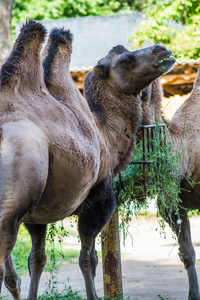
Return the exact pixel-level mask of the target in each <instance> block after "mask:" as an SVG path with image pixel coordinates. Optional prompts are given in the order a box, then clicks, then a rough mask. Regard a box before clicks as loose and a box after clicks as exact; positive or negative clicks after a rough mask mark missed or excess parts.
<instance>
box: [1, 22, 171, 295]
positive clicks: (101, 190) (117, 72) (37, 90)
mask: <svg viewBox="0 0 200 300" xmlns="http://www.w3.org/2000/svg"><path fill="white" fill-rule="evenodd" d="M45 35H46V30H45V28H44V26H43V25H42V24H40V23H37V22H34V21H29V22H27V23H26V24H25V25H24V26H23V27H22V29H21V33H20V34H19V36H18V38H17V40H16V42H15V44H14V47H13V50H12V52H11V54H10V56H9V58H8V60H7V61H6V62H5V64H4V65H3V66H2V68H1V76H0V83H1V85H0V111H1V114H0V123H1V127H0V128H1V146H0V155H1V160H0V207H1V214H0V236H1V239H0V279H1V283H2V281H3V280H4V282H5V284H6V286H7V288H8V290H9V291H10V292H11V294H12V296H13V299H15V300H20V299H21V296H20V278H19V276H18V274H17V272H16V270H15V268H14V265H13V262H12V256H11V253H12V250H13V247H14V245H15V242H16V238H17V233H18V228H19V225H20V223H21V222H25V223H26V226H27V228H28V230H29V232H30V234H31V238H32V249H31V253H30V256H29V259H28V266H29V272H30V277H31V281H30V289H29V294H28V298H27V299H28V300H36V299H37V290H38V284H39V279H40V276H41V273H42V271H43V268H44V265H45V262H46V256H45V234H46V226H47V224H48V223H52V222H56V221H58V220H62V219H64V218H65V217H67V216H70V215H72V214H77V215H78V219H79V220H78V230H79V235H80V240H81V252H80V258H79V264H80V268H81V270H82V273H83V276H84V279H85V285H86V292H87V299H88V300H97V299H98V297H97V294H96V291H95V285H94V277H95V269H96V265H97V255H96V252H95V247H94V242H95V238H96V236H97V234H98V233H99V232H100V231H101V230H102V228H103V227H104V226H105V224H106V223H107V222H108V221H109V219H110V218H111V216H112V213H113V211H114V210H115V207H116V203H115V198H114V193H113V177H114V174H116V173H117V172H118V171H120V170H121V169H122V168H125V167H126V164H128V162H129V159H130V158H131V154H132V149H133V146H132V145H133V141H134V139H135V133H136V131H137V128H138V125H139V124H140V123H141V117H142V111H141V99H140V97H139V96H138V94H139V93H140V92H141V91H142V90H143V89H144V88H146V87H147V86H148V85H149V84H150V83H151V82H152V81H153V80H154V79H156V78H157V77H158V76H160V75H161V74H163V73H164V72H166V70H168V69H170V68H171V67H172V65H173V64H174V61H175V60H174V59H173V58H172V57H170V56H171V51H167V50H166V49H165V48H164V47H161V46H152V47H149V48H146V49H143V50H141V51H135V52H129V51H128V50H126V49H125V48H123V47H122V46H118V47H115V48H113V49H112V50H111V51H110V52H109V54H108V55H107V56H106V57H105V58H104V59H103V60H101V61H100V62H99V64H98V65H97V66H96V67H95V68H94V70H93V72H92V73H91V74H90V75H89V77H88V79H89V78H90V77H91V80H92V78H96V79H98V78H99V82H97V85H96V86H94V88H95V89H97V87H99V90H101V93H103V92H104V95H105V97H102V102H99V103H98V102H97V100H96V99H93V100H94V106H93V107H92V108H91V109H92V111H91V110H90V108H89V105H88V104H87V101H86V99H85V98H84V97H82V96H81V94H80V93H79V92H78V90H77V88H76V87H75V84H74V83H73V81H72V80H71V78H70V76H69V60H70V55H71V34H70V33H69V32H68V31H63V30H58V31H57V32H55V31H53V32H52V35H50V38H49V41H48V42H47V44H48V45H49V48H48V49H46V54H44V56H45V55H47V56H45V57H44V70H45V71H44V72H43V66H42V59H41V57H40V50H41V44H42V42H43V40H44V37H45ZM44 75H45V81H46V82H47V86H48V88H49V90H50V93H49V91H48V89H47V87H46V85H45V82H44ZM101 82H103V83H104V86H102V88H101ZM51 84H52V89H51ZM53 86H54V87H53ZM112 91H113V92H112ZM99 92H100V91H99ZM71 93H72V94H73V96H72V97H71ZM51 94H52V95H53V96H52V95H51ZM91 95H92V93H91ZM106 96H107V97H106Z"/></svg>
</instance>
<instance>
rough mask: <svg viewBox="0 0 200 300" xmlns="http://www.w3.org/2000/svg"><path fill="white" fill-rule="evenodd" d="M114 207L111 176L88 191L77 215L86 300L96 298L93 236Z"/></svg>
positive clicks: (80, 259)
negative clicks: (81, 209)
mask: <svg viewBox="0 0 200 300" xmlns="http://www.w3.org/2000/svg"><path fill="white" fill-rule="evenodd" d="M115 207H116V203H115V199H114V194H113V183H112V178H109V177H108V178H106V179H104V180H103V181H102V182H101V183H100V184H98V185H97V186H96V187H95V188H94V189H93V190H92V191H91V192H90V194H89V195H88V198H87V200H86V202H85V204H84V207H83V211H82V212H81V214H80V216H79V222H78V229H79V235H80V239H81V246H82V248H81V253H80V257H79V265H80V268H81V271H82V273H83V276H84V279H85V285H86V292H87V299H88V300H97V299H98V297H97V294H96V290H95V284H94V277H95V271H96V266H97V263H98V259H97V255H96V251H95V246H94V243H95V238H96V236H97V234H98V233H99V232H100V231H101V230H102V229H103V227H104V226H105V225H106V224H107V222H108V221H109V220H110V218H111V216H112V214H113V212H114V210H115Z"/></svg>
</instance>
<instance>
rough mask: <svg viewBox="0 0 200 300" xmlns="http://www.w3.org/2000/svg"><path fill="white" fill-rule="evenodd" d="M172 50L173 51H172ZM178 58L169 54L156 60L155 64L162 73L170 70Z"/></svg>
mask: <svg viewBox="0 0 200 300" xmlns="http://www.w3.org/2000/svg"><path fill="white" fill-rule="evenodd" d="M170 52H171V51H170ZM175 62H176V59H175V58H174V57H173V56H172V54H171V53H170V54H168V55H166V56H165V57H163V58H161V59H159V60H157V61H156V62H154V64H153V66H154V67H156V68H158V70H159V71H160V72H162V74H164V73H166V72H169V71H170V70H171V68H172V67H173V66H174V64H175Z"/></svg>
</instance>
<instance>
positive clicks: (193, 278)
mask: <svg viewBox="0 0 200 300" xmlns="http://www.w3.org/2000/svg"><path fill="white" fill-rule="evenodd" d="M156 81H157V82H153V83H152V87H153V86H154V87H155V88H156V89H157V91H156V89H155V93H154V94H151V88H150V89H149V90H148V91H147V94H148V95H147V96H146V101H145V103H144V104H145V109H144V110H143V114H144V115H143V120H144V123H145V124H152V123H153V122H154V121H158V122H162V116H161V111H160V110H157V107H160V105H161V100H162V97H161V95H162V94H161V93H160V90H161V83H160V80H159V79H157V80H156ZM148 107H149V108H150V110H149V111H148ZM199 110H200V70H199V72H198V75H197V78H196V81H195V83H194V86H193V90H192V92H191V94H190V96H189V98H188V99H187V100H186V101H185V102H184V103H183V104H182V105H181V107H180V108H179V109H178V110H177V111H176V112H175V114H174V116H173V117H172V119H171V121H170V122H169V126H168V131H167V134H168V139H170V140H171V142H172V145H173V148H174V151H175V153H176V154H177V156H178V155H179V157H181V160H180V167H181V170H182V172H183V177H182V178H180V187H181V189H182V192H181V193H180V195H179V197H180V199H181V200H182V202H181V208H180V212H179V213H180V216H181V220H178V222H177V219H178V216H177V214H176V212H174V215H173V216H172V219H173V220H174V221H175V223H174V224H170V225H171V227H172V229H173V230H174V231H175V232H176V234H177V237H178V242H179V245H180V248H179V249H180V253H179V255H180V258H181V260H182V261H183V263H184V265H185V268H186V270H187V273H188V280H189V296H188V300H197V299H200V295H199V286H198V280H197V275H196V270H195V252H194V249H193V246H192V242H191V237H190V225H189V219H188V216H187V211H188V210H193V209H200V198H199V195H200V185H199V182H200V151H199V149H200V139H199V136H200V118H199ZM149 112H151V113H149ZM186 177H188V178H189V179H191V180H193V181H194V182H196V184H195V185H192V184H191V183H190V180H188V179H186ZM166 200H167V199H166ZM163 217H164V218H165V216H163ZM166 220H167V221H169V220H168V219H167V218H166ZM180 222H181V232H179V225H178V224H179V223H180Z"/></svg>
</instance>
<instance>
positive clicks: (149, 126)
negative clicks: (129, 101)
mask: <svg viewBox="0 0 200 300" xmlns="http://www.w3.org/2000/svg"><path fill="white" fill-rule="evenodd" d="M165 126H166V125H165V124H164V123H163V124H158V125H140V128H152V127H154V128H155V127H165Z"/></svg>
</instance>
